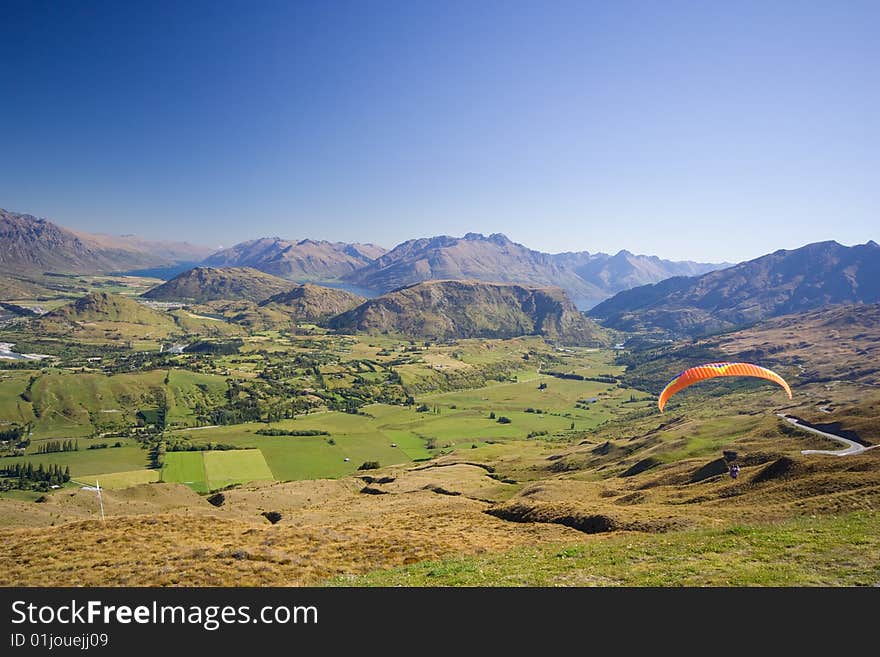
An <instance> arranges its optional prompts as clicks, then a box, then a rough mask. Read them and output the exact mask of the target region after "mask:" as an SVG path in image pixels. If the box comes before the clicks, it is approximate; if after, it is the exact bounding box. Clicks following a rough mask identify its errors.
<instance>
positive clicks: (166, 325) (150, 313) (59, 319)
mask: <svg viewBox="0 0 880 657" xmlns="http://www.w3.org/2000/svg"><path fill="white" fill-rule="evenodd" d="M31 321H32V323H33V324H32V325H33V327H34V328H35V329H36V331H37V332H38V333H44V334H53V335H70V334H71V333H78V332H80V331H83V330H85V331H86V332H88V333H95V334H98V333H100V332H102V331H117V330H121V329H124V328H125V327H130V328H133V327H138V328H137V329H136V332H137V333H142V332H143V331H144V330H146V331H148V332H151V333H154V334H155V335H167V334H168V333H170V332H172V331H174V330H175V329H176V324H175V321H174V318H173V317H172V316H171V315H168V314H165V313H162V312H159V311H157V310H153V309H152V308H147V307H146V306H144V305H142V304H140V303H138V302H137V301H134V300H133V299H130V298H128V297H123V296H120V295H118V294H110V293H108V292H93V293H92V294H87V295H86V296H84V297H82V298H80V299H77V300H76V301H73V302H71V303H68V304H66V305H64V306H61V307H60V308H56V309H55V310H53V311H51V312H48V313H46V314H45V315H42V316H41V317H38V318H37V319H34V320H31Z"/></svg>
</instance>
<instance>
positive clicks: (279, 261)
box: [203, 237, 385, 282]
mask: <svg viewBox="0 0 880 657" xmlns="http://www.w3.org/2000/svg"><path fill="white" fill-rule="evenodd" d="M383 253H385V249H383V248H382V247H380V246H376V245H375V244H346V243H344V242H327V241H316V240H309V239H306V240H300V241H299V242H291V241H288V240H283V239H281V238H280V237H265V238H262V239H257V240H251V241H248V242H242V243H241V244H236V245H235V246H233V247H230V248H228V249H223V250H222V251H218V252H217V253H215V254H213V255H211V256H210V257H209V258H206V259H205V260H204V262H203V264H204V265H207V266H209V267H253V268H254V269H259V270H260V271H264V272H266V273H267V274H272V275H273V276H279V277H281V278H286V279H288V280H291V281H296V282H304V281H329V280H333V279H337V278H341V277H343V276H345V275H348V274H351V273H352V272H354V271H356V270H358V269H360V268H361V267H365V266H366V265H368V264H369V263H371V262H372V261H373V260H374V259H375V258H378V257H379V256H381V255H382V254H383Z"/></svg>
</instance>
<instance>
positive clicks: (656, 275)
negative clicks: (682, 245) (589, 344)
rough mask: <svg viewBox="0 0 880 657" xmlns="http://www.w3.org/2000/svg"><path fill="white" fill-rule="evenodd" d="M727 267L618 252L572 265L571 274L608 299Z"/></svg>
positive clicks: (726, 265) (600, 254)
mask: <svg viewBox="0 0 880 657" xmlns="http://www.w3.org/2000/svg"><path fill="white" fill-rule="evenodd" d="M575 255H580V254H575ZM729 266H730V264H729V263H723V264H709V263H703V262H691V261H684V262H674V261H671V260H662V259H660V258H658V257H657V256H645V255H635V254H633V253H630V252H629V251H619V252H618V253H617V254H615V255H613V256H612V255H608V254H605V253H596V254H593V255H591V256H590V258H589V260H587V261H586V262H583V263H582V264H579V265H577V266H575V268H574V271H575V273H577V275H578V276H580V277H581V278H583V279H584V280H585V281H588V282H590V283H592V284H593V285H596V286H597V287H599V288H601V289H602V290H603V291H605V292H606V293H608V295H609V296H610V295H611V294H616V293H618V292H621V291H622V290H628V289H630V288H633V287H638V286H640V285H646V284H648V283H658V282H660V281H662V280H665V279H667V278H672V277H673V276H699V275H700V274H705V273H708V272H710V271H714V270H717V269H723V268H725V267H729Z"/></svg>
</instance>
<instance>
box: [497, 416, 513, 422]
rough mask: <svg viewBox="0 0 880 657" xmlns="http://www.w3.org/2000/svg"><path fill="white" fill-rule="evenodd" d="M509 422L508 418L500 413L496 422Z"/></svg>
mask: <svg viewBox="0 0 880 657" xmlns="http://www.w3.org/2000/svg"><path fill="white" fill-rule="evenodd" d="M510 422H511V420H510V418H509V417H506V416H504V415H502V416H501V417H500V418H498V424H510Z"/></svg>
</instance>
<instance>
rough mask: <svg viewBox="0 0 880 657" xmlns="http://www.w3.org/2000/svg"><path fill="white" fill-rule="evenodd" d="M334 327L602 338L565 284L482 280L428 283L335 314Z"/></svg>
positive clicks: (581, 340)
mask: <svg viewBox="0 0 880 657" xmlns="http://www.w3.org/2000/svg"><path fill="white" fill-rule="evenodd" d="M329 326H330V327H331V328H335V329H337V330H342V331H363V332H366V333H391V334H400V335H405V336H411V337H420V338H431V339H439V340H445V339H454V338H477V337H483V338H511V337H517V336H521V335H542V336H544V337H545V338H548V339H553V340H558V341H560V342H563V343H568V344H592V343H598V342H600V341H602V339H603V335H602V329H600V328H599V327H598V326H596V325H595V324H594V323H593V322H592V321H590V320H589V319H587V318H586V317H585V316H584V315H583V314H581V313H580V312H579V311H578V310H577V308H576V307H575V305H574V304H573V303H572V301H571V300H570V299H569V298H568V296H567V295H566V293H565V291H563V290H562V289H561V288H535V287H526V286H522V285H517V284H513V283H486V282H482V281H425V282H421V283H415V284H413V285H410V286H408V287H403V288H400V289H398V290H395V291H393V292H389V293H388V294H385V295H383V296H381V297H378V298H376V299H370V300H368V301H366V302H364V303H363V304H361V305H360V306H358V307H356V308H354V309H352V310H349V311H347V312H345V313H342V314H341V315H338V316H336V317H334V318H333V319H332V320H330V322H329Z"/></svg>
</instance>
